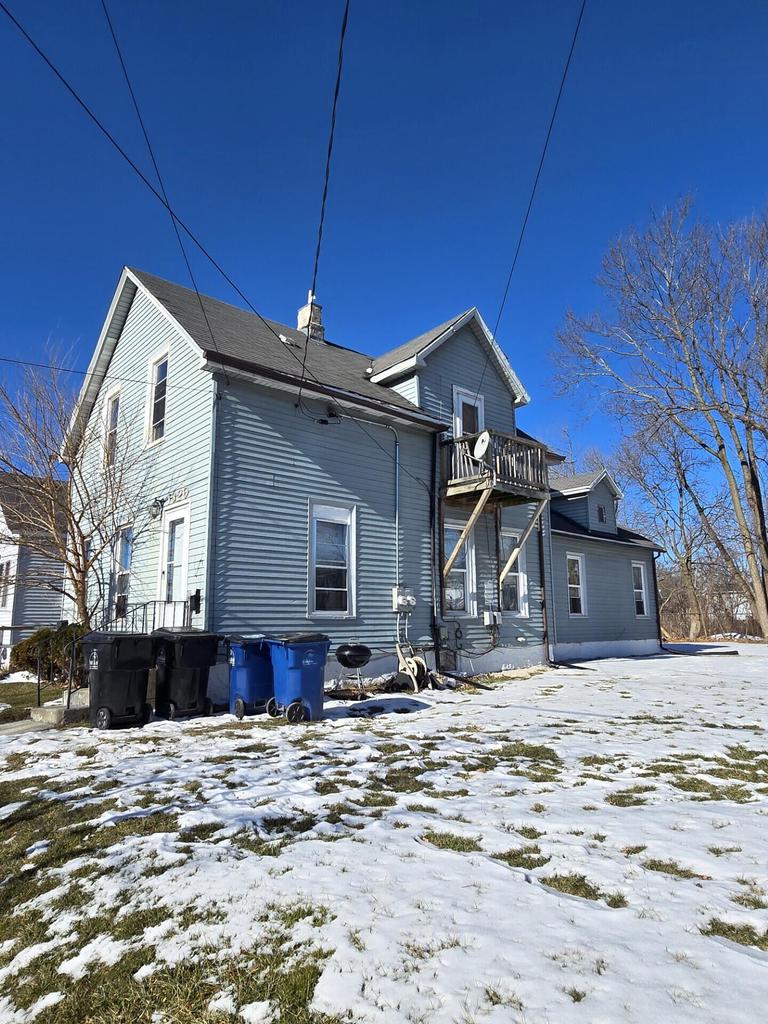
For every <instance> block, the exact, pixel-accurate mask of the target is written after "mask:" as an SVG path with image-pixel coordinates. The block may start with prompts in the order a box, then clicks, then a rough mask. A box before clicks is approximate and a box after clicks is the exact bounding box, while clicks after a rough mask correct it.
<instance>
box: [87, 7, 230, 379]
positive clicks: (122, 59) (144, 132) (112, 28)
mask: <svg viewBox="0 0 768 1024" xmlns="http://www.w3.org/2000/svg"><path fill="white" fill-rule="evenodd" d="M101 7H102V10H103V11H104V17H105V18H106V19H107V25H108V26H109V33H110V35H111V36H112V42H113V43H114V44H115V51H116V52H117V59H118V60H119V61H120V67H121V68H122V69H123V77H124V78H125V84H126V85H127V86H128V92H129V93H130V96H131V102H132V103H133V109H134V110H135V111H136V118H137V120H138V122H139V125H140V127H141V133H142V135H143V136H144V141H145V142H146V144H147V150H148V152H149V156H150V159H151V160H152V166H153V167H154V169H155V174H156V175H157V181H158V184H159V185H160V191H161V192H162V194H163V200H164V202H165V205H166V207H167V208H168V213H169V216H170V218H171V225H172V226H173V233H174V234H175V235H176V241H177V242H178V243H179V248H180V249H181V255H182V257H183V259H184V263H185V265H186V268H187V273H188V274H189V280H190V281H191V282H192V287H193V288H194V290H195V295H197V301H198V303H199V304H200V312H201V313H202V314H203V319H204V320H205V325H206V327H207V328H208V333H209V335H210V337H211V344H212V345H213V347H214V349H215V350H216V351H217V352H218V351H219V347H218V345H217V344H216V339H215V337H214V336H213V328H212V327H211V323H210V320H209V319H208V314H207V313H206V311H205V306H204V305H203V300H202V297H201V295H200V290H199V288H198V287H197V281H196V280H195V275H194V273H193V271H192V265H191V263H190V262H189V256H188V255H187V250H186V247H185V245H184V240H183V238H182V237H181V232H180V231H179V226H178V224H177V223H176V218H175V217H174V215H173V213H172V211H171V204H170V200H169V199H168V191H167V189H166V187H165V182H164V181H163V176H162V174H161V173H160V168H159V167H158V164H157V159H156V157H155V151H154V149H153V147H152V143H151V142H150V141H149V133H148V132H147V127H146V125H145V124H144V118H143V117H142V116H141V109H140V108H139V101H138V100H137V99H136V93H135V92H134V89H133V85H132V84H131V78H130V75H129V74H128V68H127V67H126V64H125V57H124V56H123V51H122V49H121V47H120V43H119V42H118V39H117V33H116V32H115V26H114V25H113V24H112V18H111V17H110V16H109V8H108V7H107V0H101ZM224 379H225V381H226V383H227V385H229V377H228V375H227V372H226V370H225V371H224Z"/></svg>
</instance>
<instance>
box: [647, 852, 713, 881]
mask: <svg viewBox="0 0 768 1024" xmlns="http://www.w3.org/2000/svg"><path fill="white" fill-rule="evenodd" d="M643 867H644V868H647V870H648V871H660V872H661V873H662V874H664V875H674V876H675V878H701V879H704V878H706V877H707V876H706V875H698V874H696V872H695V871H691V869H690V868H685V867H683V866H682V864H678V863H677V861H676V860H660V859H659V858H657V857H651V858H650V859H649V860H644V861H643Z"/></svg>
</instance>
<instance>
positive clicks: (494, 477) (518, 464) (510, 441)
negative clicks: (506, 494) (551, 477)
mask: <svg viewBox="0 0 768 1024" xmlns="http://www.w3.org/2000/svg"><path fill="white" fill-rule="evenodd" d="M488 433H489V434H490V444H489V445H488V448H487V450H486V452H485V454H484V455H482V456H481V457H480V458H478V457H477V456H476V454H475V452H476V446H477V441H478V438H480V437H481V436H482V435H481V434H465V435H464V436H463V437H456V438H451V439H449V440H447V441H445V442H444V447H443V453H444V458H443V466H444V470H443V480H444V482H445V484H446V489H447V493H448V494H449V495H450V493H451V492H452V491H453V492H458V491H467V490H472V489H474V488H475V487H481V486H495V487H499V488H500V489H503V490H506V491H516V490H519V491H521V492H522V493H524V494H529V493H531V492H535V493H542V492H543V493H546V492H547V491H548V490H549V484H548V482H547V461H546V455H545V449H544V448H543V446H542V445H540V444H536V443H535V442H534V441H527V440H525V439H524V438H521V437H514V436H513V435H512V434H502V433H500V432H499V431H496V430H489V431H488Z"/></svg>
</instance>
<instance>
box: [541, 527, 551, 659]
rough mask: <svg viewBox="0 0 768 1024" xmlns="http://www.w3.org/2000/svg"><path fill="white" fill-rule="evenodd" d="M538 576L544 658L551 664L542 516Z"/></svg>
mask: <svg viewBox="0 0 768 1024" xmlns="http://www.w3.org/2000/svg"><path fill="white" fill-rule="evenodd" d="M539 576H540V577H541V623H542V627H543V637H542V639H543V641H544V658H545V660H546V662H547V664H548V665H551V664H552V659H551V657H550V656H549V622H548V616H547V574H546V569H545V566H544V516H543V515H542V517H541V519H540V520H539Z"/></svg>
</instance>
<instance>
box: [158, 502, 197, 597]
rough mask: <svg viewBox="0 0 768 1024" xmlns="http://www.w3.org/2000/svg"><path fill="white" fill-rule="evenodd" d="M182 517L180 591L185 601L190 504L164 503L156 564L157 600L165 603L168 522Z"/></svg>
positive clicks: (187, 581)
mask: <svg viewBox="0 0 768 1024" xmlns="http://www.w3.org/2000/svg"><path fill="white" fill-rule="evenodd" d="M182 518H183V519H184V525H185V530H184V556H183V565H184V577H183V579H184V586H183V587H182V593H183V594H184V597H183V598H182V599H181V600H183V601H185V600H186V599H187V598H188V597H189V590H188V586H189V536H190V532H191V518H190V504H189V502H188V501H185V502H179V503H178V504H176V505H166V506H165V507H164V508H163V515H162V518H161V520H160V561H159V564H158V566H157V600H158V601H162V602H163V603H165V567H166V562H167V559H168V523H169V520H171V519H182Z"/></svg>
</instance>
